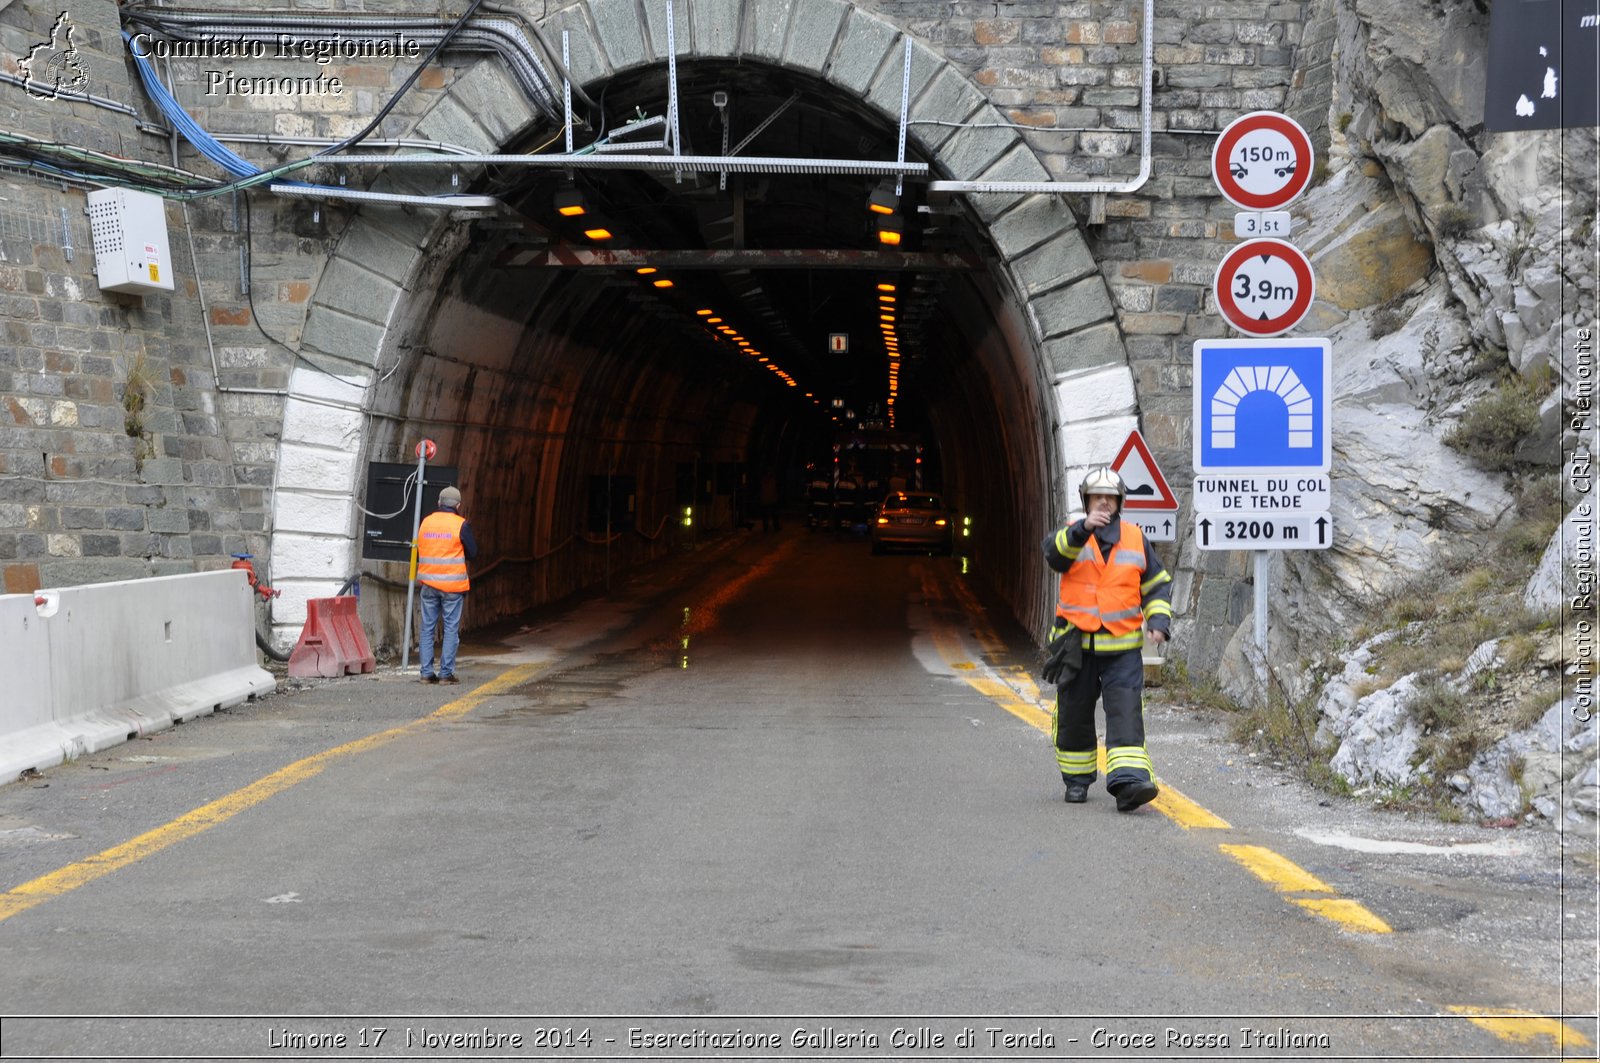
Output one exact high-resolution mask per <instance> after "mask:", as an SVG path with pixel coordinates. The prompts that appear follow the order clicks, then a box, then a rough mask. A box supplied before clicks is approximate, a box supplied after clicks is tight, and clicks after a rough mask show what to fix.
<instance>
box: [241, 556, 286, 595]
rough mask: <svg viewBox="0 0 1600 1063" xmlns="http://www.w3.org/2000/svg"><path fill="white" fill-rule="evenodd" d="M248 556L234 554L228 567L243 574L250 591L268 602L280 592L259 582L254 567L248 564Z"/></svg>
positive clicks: (280, 592)
mask: <svg viewBox="0 0 1600 1063" xmlns="http://www.w3.org/2000/svg"><path fill="white" fill-rule="evenodd" d="M250 556H251V555H249V554H234V555H233V564H232V565H231V566H230V567H231V568H236V569H239V570H240V571H242V572H243V573H244V574H245V579H246V580H247V581H248V582H249V584H250V589H251V590H253V591H255V592H256V593H257V594H259V595H261V597H263V598H265V599H267V600H268V601H270V600H272V599H273V598H276V597H278V596H279V595H280V594H282V593H283V592H282V591H280V590H274V589H273V588H271V587H269V586H267V585H266V584H265V583H262V582H261V579H260V577H258V576H257V575H256V566H254V565H252V564H251V563H250Z"/></svg>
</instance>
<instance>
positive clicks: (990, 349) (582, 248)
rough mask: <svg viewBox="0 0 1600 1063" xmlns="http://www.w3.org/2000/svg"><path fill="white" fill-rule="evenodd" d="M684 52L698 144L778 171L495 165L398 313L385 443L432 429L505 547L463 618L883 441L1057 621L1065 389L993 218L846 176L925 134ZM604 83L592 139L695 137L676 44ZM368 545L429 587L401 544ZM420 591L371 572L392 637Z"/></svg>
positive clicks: (591, 573)
mask: <svg viewBox="0 0 1600 1063" xmlns="http://www.w3.org/2000/svg"><path fill="white" fill-rule="evenodd" d="M897 54H898V53H897ZM676 74H677V77H676V82H677V86H676V104H677V122H676V126H677V136H678V138H679V140H678V142H677V143H678V152H679V154H681V155H683V156H715V157H719V158H727V157H738V158H753V159H755V158H758V159H760V160H764V162H763V163H762V165H761V166H760V167H759V169H758V171H757V172H737V171H735V172H696V171H686V172H676V173H675V172H674V171H673V170H671V169H638V168H627V167H606V166H603V165H599V164H597V165H595V166H593V167H589V166H574V167H571V168H555V167H548V166H545V167H540V166H525V167H524V166H515V165H504V166H496V165H491V166H489V167H487V168H484V169H482V170H481V171H479V172H478V176H477V177H476V180H475V181H474V182H473V184H472V186H471V187H470V188H460V189H457V190H461V191H470V192H472V193H474V194H477V195H489V196H493V197H495V198H496V199H498V200H499V201H500V202H501V203H503V204H505V209H502V210H499V211H483V212H473V211H461V212H455V213H453V214H452V215H451V216H450V217H449V218H448V219H441V220H440V221H439V222H437V223H436V226H437V227H436V228H435V230H434V232H435V234H436V235H435V236H434V237H433V238H432V239H433V242H432V243H431V245H430V246H429V247H428V248H427V249H426V250H425V254H424V257H423V264H422V266H421V267H420V270H419V274H418V276H417V277H415V278H414V279H413V280H412V281H411V282H410V283H409V284H408V285H407V287H408V289H409V290H408V291H405V292H404V293H403V294H402V296H401V299H400V303H401V305H400V306H399V307H397V308H396V309H395V310H394V312H393V314H392V316H391V317H390V318H389V321H390V324H389V327H388V329H387V333H386V335H385V337H384V341H383V351H382V353H380V355H379V358H378V363H379V364H378V365H377V367H376V379H375V381H374V383H373V385H372V389H371V395H370V397H369V398H368V403H367V418H366V423H365V426H364V428H363V435H364V439H363V443H362V447H361V452H362V455H363V458H364V459H365V460H367V461H382V462H405V461H410V460H413V459H412V452H413V447H414V446H415V444H416V443H417V441H418V440H420V439H422V438H430V439H433V440H435V441H436V442H437V444H438V446H439V456H438V458H437V459H436V460H437V461H438V462H440V463H442V464H445V465H449V466H454V467H455V468H456V469H457V470H458V475H459V484H460V487H461V489H462V491H463V493H464V495H465V498H466V512H467V515H468V517H469V519H470V520H471V521H472V523H473V526H474V528H475V529H476V531H477V534H478V538H479V541H480V543H481V544H482V545H483V554H482V555H480V557H479V559H478V563H477V565H476V566H475V570H474V574H473V593H472V596H471V604H470V608H469V610H468V614H467V621H466V623H467V626H468V627H474V626H482V625H486V624H490V623H493V622H495V621H497V620H501V619H503V618H506V617H508V616H511V615H514V614H516V613H518V612H521V611H524V610H527V609H529V608H532V607H535V606H538V605H541V604H544V603H546V602H550V601H554V600H557V599H560V598H562V597H565V596H567V595H569V594H572V593H574V592H577V591H580V590H583V589H585V588H592V587H596V586H600V585H603V584H605V583H606V582H607V581H608V580H609V579H610V578H611V577H612V575H614V574H615V573H617V572H619V571H623V570H625V569H628V568H630V567H633V566H637V565H641V564H647V563H649V562H651V561H652V560H655V559H659V558H661V557H663V556H665V555H666V554H668V553H671V552H673V551H677V550H682V549H685V548H689V547H692V546H694V545H696V544H699V543H703V542H705V541H709V540H710V539H713V538H715V537H718V536H722V535H726V534H729V533H732V532H735V531H736V530H738V529H740V527H741V525H745V526H748V522H749V520H750V519H751V517H752V516H753V515H754V514H755V512H756V492H757V485H758V483H759V481H760V478H761V477H762V475H763V474H764V473H766V472H768V471H771V472H774V473H776V474H777V476H778V478H779V480H780V483H781V484H782V485H783V488H784V492H785V496H786V501H787V502H788V503H789V504H790V505H791V506H792V507H795V508H798V507H799V505H800V504H801V502H802V491H803V489H804V486H805V484H806V483H807V482H808V481H809V480H810V479H812V478H813V477H814V476H815V475H816V474H817V472H818V470H821V471H822V472H824V473H825V474H831V473H832V471H833V466H834V462H835V459H836V458H837V459H838V460H839V461H841V462H847V461H848V460H849V447H850V441H851V440H852V438H860V437H862V436H864V435H873V436H876V437H880V438H881V437H888V438H903V439H906V440H914V441H915V443H914V444H910V445H915V446H920V447H921V448H922V450H921V454H920V456H921V458H922V463H923V464H922V467H921V471H922V474H923V475H924V476H925V477H926V479H925V480H924V483H923V486H926V487H928V488H929V489H934V490H939V491H942V492H943V493H944V495H945V497H946V499H947V500H948V502H949V504H950V505H951V506H953V507H955V508H956V509H957V511H958V512H959V514H960V515H961V517H962V518H963V519H965V520H967V521H969V522H970V523H969V524H968V525H967V526H968V527H969V529H970V535H969V536H968V538H967V539H966V540H965V542H964V544H963V545H964V551H965V552H966V553H967V554H969V555H970V556H971V558H972V559H973V568H974V571H976V572H977V573H978V574H979V575H980V576H981V578H983V579H984V580H985V581H986V582H987V583H988V584H989V585H990V586H991V587H992V589H993V590H994V591H995V592H996V593H997V594H998V595H999V596H1000V598H1001V599H1002V600H1004V601H1005V602H1007V603H1008V604H1009V605H1010V607H1011V608H1012V609H1013V611H1014V612H1015V613H1016V614H1017V616H1018V618H1019V619H1020V620H1022V621H1023V622H1024V623H1025V624H1028V625H1031V626H1034V627H1036V626H1038V625H1037V624H1036V623H1034V621H1035V620H1038V619H1039V618H1040V617H1041V616H1042V615H1043V610H1044V609H1045V608H1046V607H1045V606H1044V605H1043V604H1042V603H1041V601H1040V599H1041V598H1042V594H1041V588H1042V587H1043V585H1044V580H1043V579H1042V577H1041V574H1040V568H1039V564H1038V562H1037V558H1036V555H1035V544H1036V543H1037V542H1038V541H1039V539H1040V538H1041V536H1042V535H1043V534H1044V532H1045V531H1046V530H1047V527H1048V526H1049V524H1050V522H1051V521H1052V520H1054V519H1057V518H1058V517H1059V514H1058V513H1056V512H1055V507H1054V506H1053V504H1052V499H1051V484H1052V482H1053V481H1054V479H1055V478H1056V477H1058V476H1059V474H1060V470H1059V466H1058V462H1059V455H1058V454H1057V451H1056V444H1055V443H1054V441H1053V435H1054V432H1055V425H1054V420H1055V415H1054V413H1053V410H1054V406H1055V404H1054V403H1053V402H1052V401H1050V395H1049V391H1050V381H1049V380H1048V379H1047V377H1046V370H1045V369H1044V368H1042V366H1041V358H1040V354H1039V352H1038V350H1037V349H1036V343H1035V341H1034V340H1033V339H1032V338H1031V337H1032V336H1033V332H1031V331H1030V329H1029V327H1028V323H1027V318H1026V315H1027V310H1026V306H1025V302H1026V300H1025V299H1023V298H1021V297H1019V295H1018V292H1017V290H1016V287H1015V281H1014V280H1013V279H1012V278H1011V275H1010V273H1009V272H1008V270H1007V269H1006V268H1004V267H1005V263H1004V261H1003V259H1002V256H1001V255H999V254H998V253H997V251H996V249H995V247H994V246H993V242H992V240H991V238H990V236H989V234H988V232H987V230H986V226H985V223H984V221H983V220H982V219H981V218H980V217H978V216H977V213H976V212H975V211H974V210H973V209H972V207H971V205H970V204H969V203H968V202H966V201H965V200H963V198H961V197H958V196H951V197H944V198H940V197H938V196H930V195H929V194H928V193H927V178H926V177H922V178H914V177H908V178H905V179H904V180H900V181H897V179H896V178H895V177H892V176H891V177H879V176H875V175H872V174H866V175H864V174H861V173H855V172H835V171H836V170H840V169H844V168H843V167H834V166H831V165H830V164H829V163H830V160H884V161H891V162H892V161H893V160H895V159H896V158H897V153H898V151H899V150H900V147H899V144H898V135H899V128H898V122H897V121H895V120H894V119H893V118H890V117H886V116H885V115H883V114H881V113H878V112H877V111H876V110H875V109H874V108H873V107H871V106H870V105H869V104H868V103H866V102H865V101H863V100H862V99H861V98H859V97H856V96H853V95H851V94H849V93H846V92H842V91H840V90H839V89H838V88H837V87H835V86H832V85H830V84H828V83H827V82H826V81H825V80H823V79H821V78H817V77H813V76H810V75H807V74H805V73H803V72H797V71H794V70H788V69H784V68H780V67H777V66H769V65H765V64H761V63H756V62H750V61H742V62H737V63H734V62H723V61H715V60H700V61H692V62H691V61H682V60H680V62H679V63H678V64H677V71H676ZM586 89H587V91H586V93H580V96H582V95H586V96H587V100H586V101H585V100H582V99H580V100H578V101H575V105H574V106H575V115H576V118H577V120H578V122H580V123H587V128H583V127H581V126H580V128H578V129H575V130H574V135H575V142H576V147H577V148H578V149H580V151H581V149H583V147H584V145H585V144H586V143H588V144H589V145H591V146H592V148H593V151H592V155H593V156H594V157H597V158H600V159H604V158H605V156H606V155H608V154H618V153H627V154H630V155H639V154H655V155H658V156H665V155H668V154H670V153H671V152H672V150H673V136H674V132H673V123H672V122H671V121H670V119H669V114H670V107H669V104H670V102H671V97H672V86H671V81H670V79H669V76H668V71H667V69H666V67H665V66H664V65H651V66H645V67H641V68H639V69H637V70H635V71H633V72H629V73H622V74H619V75H617V76H616V77H614V78H613V79H611V80H609V81H607V82H604V83H600V84H590V85H588V86H587V87H586ZM894 102H895V106H896V107H898V98H896V100H895V101H894ZM910 128H911V130H912V131H913V134H914V135H911V136H908V137H907V141H906V144H905V147H904V152H905V160H906V161H907V162H909V163H927V164H928V165H929V169H928V171H927V173H929V174H933V175H937V174H939V173H940V172H941V168H940V163H939V159H938V157H937V154H936V153H933V152H927V151H924V150H923V148H924V147H925V146H927V145H929V144H932V143H937V142H939V141H941V140H942V139H943V137H944V136H945V135H947V134H948V133H949V130H948V129H945V128H944V127H943V125H941V124H940V123H937V122H928V123H924V124H923V125H921V126H918V125H912V126H911V127H910ZM562 135H563V134H562V130H561V129H560V128H559V127H558V128H556V129H550V128H549V127H548V126H545V125H540V126H538V127H537V128H534V129H532V130H531V131H528V132H527V133H526V134H525V135H524V136H523V137H522V138H521V139H520V140H519V141H517V142H514V143H508V144H506V145H502V146H501V148H500V149H499V150H500V151H501V152H502V153H503V154H508V155H509V154H524V153H526V154H537V153H539V152H541V151H548V150H561V148H562V144H561V141H562ZM586 154H587V153H586ZM407 176H408V177H409V178H410V179H411V180H413V181H415V182H416V183H417V184H419V185H421V186H422V187H423V188H425V189H434V190H442V191H448V190H449V185H450V182H451V181H452V177H451V176H450V174H449V171H448V170H447V169H445V168H443V167H429V168H419V169H418V170H417V171H415V172H413V173H410V174H408V175H407ZM897 184H898V186H899V192H898V195H896V186H897ZM987 198H989V199H996V200H998V199H1002V198H1004V199H1006V200H1008V201H1014V200H1016V199H1017V198H1018V197H1016V196H1008V197H1001V196H990V197H987ZM874 203H876V204H877V205H878V206H879V207H880V208H886V209H887V210H888V211H889V212H888V213H880V212H875V211H874V210H873V209H871V208H872V206H873V205H874ZM1005 206H1006V204H1001V205H1000V209H1004V207H1005ZM562 208H565V211H566V212H565V213H563V210H562ZM580 209H581V211H582V213H577V211H578V210H580ZM376 224H378V225H379V226H381V225H382V222H381V221H379V222H378V223H376ZM886 229H892V230H895V231H896V233H897V240H898V242H895V243H890V242H886V238H885V237H884V236H882V235H881V234H882V233H883V232H884V231H885V230H886ZM347 242H351V241H347ZM383 247H384V243H383V242H382V241H375V240H373V239H372V238H371V237H370V235H369V236H367V237H365V238H364V239H363V242H362V243H361V244H360V246H359V247H358V248H356V249H355V250H353V251H350V252H344V251H343V250H342V251H341V254H342V255H343V256H344V259H345V262H346V263H347V267H346V268H345V269H344V270H343V271H342V272H339V273H335V272H330V274H329V275H328V276H329V279H328V280H325V282H324V283H325V284H331V283H334V279H333V278H335V277H339V278H341V279H340V280H339V283H341V284H344V283H349V284H353V285H356V286H358V287H359V285H360V284H361V278H362V277H363V275H364V274H363V271H364V270H365V269H371V268H375V267H376V266H377V261H376V260H377V259H378V258H381V256H382V254H383ZM1096 280H1097V281H1098V278H1096ZM373 316H374V317H378V316H380V315H379V314H377V313H375V314H374V315H373ZM838 337H844V339H843V340H841V339H839V338H838ZM841 442H842V443H843V446H842V447H841V448H840V449H839V450H836V449H835V447H836V446H839V445H840V444H841ZM841 471H842V470H841ZM365 567H366V569H367V571H368V572H369V573H372V574H373V575H377V576H379V577H380V579H379V580H377V581H374V582H375V583H376V584H377V585H378V586H379V587H381V586H385V585H388V586H391V587H392V586H403V584H402V583H401V582H400V581H402V580H403V579H404V570H403V566H400V565H397V564H380V563H375V562H371V561H368V562H366V564H365ZM369 586H371V584H369ZM373 589H374V590H376V589H377V587H373ZM404 600H405V596H404V594H403V593H394V592H392V591H391V593H387V594H385V595H381V596H380V595H377V594H372V593H370V592H369V593H368V594H367V595H366V596H365V601H364V605H363V611H364V612H366V613H368V614H369V615H368V617H367V619H368V622H369V624H375V625H376V627H377V628H378V635H377V639H376V641H379V642H388V643H391V644H392V643H395V642H397V641H398V639H399V635H400V630H401V626H402V623H403V618H402V616H401V608H402V606H403V603H404ZM374 611H376V612H375V613H374ZM283 630H284V629H283V626H282V625H280V633H282V632H283ZM291 630H292V625H291Z"/></svg>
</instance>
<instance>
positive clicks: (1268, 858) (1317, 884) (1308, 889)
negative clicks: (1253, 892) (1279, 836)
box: [1218, 845, 1333, 893]
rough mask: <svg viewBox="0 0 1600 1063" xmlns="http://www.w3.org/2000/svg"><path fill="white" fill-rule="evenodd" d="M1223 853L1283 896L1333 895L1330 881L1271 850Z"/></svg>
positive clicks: (1241, 848)
mask: <svg viewBox="0 0 1600 1063" xmlns="http://www.w3.org/2000/svg"><path fill="white" fill-rule="evenodd" d="M1218 848H1219V849H1221V850H1222V851H1223V852H1225V853H1227V854H1228V855H1229V856H1231V857H1233V858H1234V859H1235V860H1237V861H1239V863H1241V864H1243V865H1244V866H1245V867H1246V868H1247V869H1248V870H1249V871H1250V873H1251V874H1253V875H1255V877H1256V878H1258V879H1260V880H1261V881H1263V882H1266V883H1268V884H1270V885H1272V886H1274V887H1276V888H1277V890H1278V892H1280V893H1332V892H1333V890H1332V888H1331V887H1329V886H1328V884H1327V883H1326V882H1323V881H1322V880H1321V879H1320V878H1318V877H1317V876H1315V875H1313V874H1312V873H1311V872H1309V871H1307V870H1305V869H1304V868H1302V867H1301V866H1300V865H1299V864H1296V863H1294V862H1292V861H1290V860H1288V859H1286V858H1284V857H1282V856H1279V855H1278V854H1277V853H1275V852H1273V851H1272V850H1271V849H1266V848H1263V847H1262V846H1259V845H1221V846H1218Z"/></svg>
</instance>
